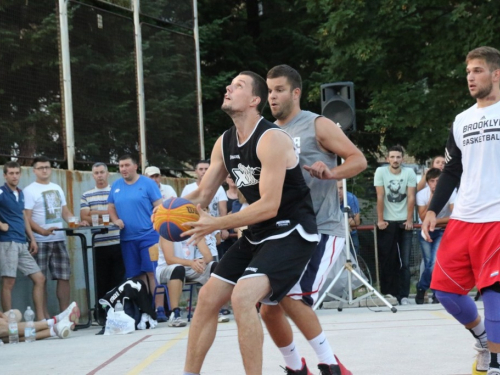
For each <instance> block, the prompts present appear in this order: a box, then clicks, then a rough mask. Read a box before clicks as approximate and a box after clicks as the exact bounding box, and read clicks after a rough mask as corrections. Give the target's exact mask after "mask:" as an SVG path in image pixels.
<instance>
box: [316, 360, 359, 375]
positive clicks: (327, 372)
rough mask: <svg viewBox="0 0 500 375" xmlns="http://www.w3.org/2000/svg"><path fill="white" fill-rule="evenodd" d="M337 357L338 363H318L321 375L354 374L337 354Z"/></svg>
mask: <svg viewBox="0 0 500 375" xmlns="http://www.w3.org/2000/svg"><path fill="white" fill-rule="evenodd" d="M335 359H336V360H337V363H338V364H337V365H327V364H326V363H320V364H319V365H318V368H319V370H320V371H321V375H352V372H350V371H349V370H348V369H346V368H345V366H344V365H343V364H342V363H340V361H339V359H338V358H337V356H335Z"/></svg>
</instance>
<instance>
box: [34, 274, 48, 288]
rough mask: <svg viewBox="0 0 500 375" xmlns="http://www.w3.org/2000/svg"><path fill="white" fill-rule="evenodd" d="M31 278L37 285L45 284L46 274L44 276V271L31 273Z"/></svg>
mask: <svg viewBox="0 0 500 375" xmlns="http://www.w3.org/2000/svg"><path fill="white" fill-rule="evenodd" d="M31 279H32V280H33V284H35V285H37V286H43V284H45V276H43V273H41V272H37V273H34V274H33V275H31Z"/></svg>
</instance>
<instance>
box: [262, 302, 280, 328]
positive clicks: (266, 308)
mask: <svg viewBox="0 0 500 375" xmlns="http://www.w3.org/2000/svg"><path fill="white" fill-rule="evenodd" d="M282 315H283V310H282V309H281V307H280V306H278V305H265V304H262V306H261V307H260V316H261V317H262V320H264V322H266V324H267V323H269V322H272V321H275V320H277V319H281V316H282Z"/></svg>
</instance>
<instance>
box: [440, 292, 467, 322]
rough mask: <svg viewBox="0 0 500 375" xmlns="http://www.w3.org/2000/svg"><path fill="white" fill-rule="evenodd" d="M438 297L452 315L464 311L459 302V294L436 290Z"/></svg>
mask: <svg viewBox="0 0 500 375" xmlns="http://www.w3.org/2000/svg"><path fill="white" fill-rule="evenodd" d="M436 297H437V299H438V300H439V302H441V304H442V305H443V306H444V308H445V309H446V311H448V312H449V313H450V314H451V315H453V316H455V315H459V314H460V313H461V312H462V308H461V307H460V304H459V303H458V302H457V298H458V297H460V295H459V294H456V293H448V292H442V291H440V290H436Z"/></svg>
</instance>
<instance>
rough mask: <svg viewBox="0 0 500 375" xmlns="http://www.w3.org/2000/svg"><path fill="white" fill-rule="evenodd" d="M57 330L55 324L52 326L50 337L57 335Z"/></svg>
mask: <svg viewBox="0 0 500 375" xmlns="http://www.w3.org/2000/svg"><path fill="white" fill-rule="evenodd" d="M56 336H57V335H56V332H55V331H54V326H50V337H56Z"/></svg>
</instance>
